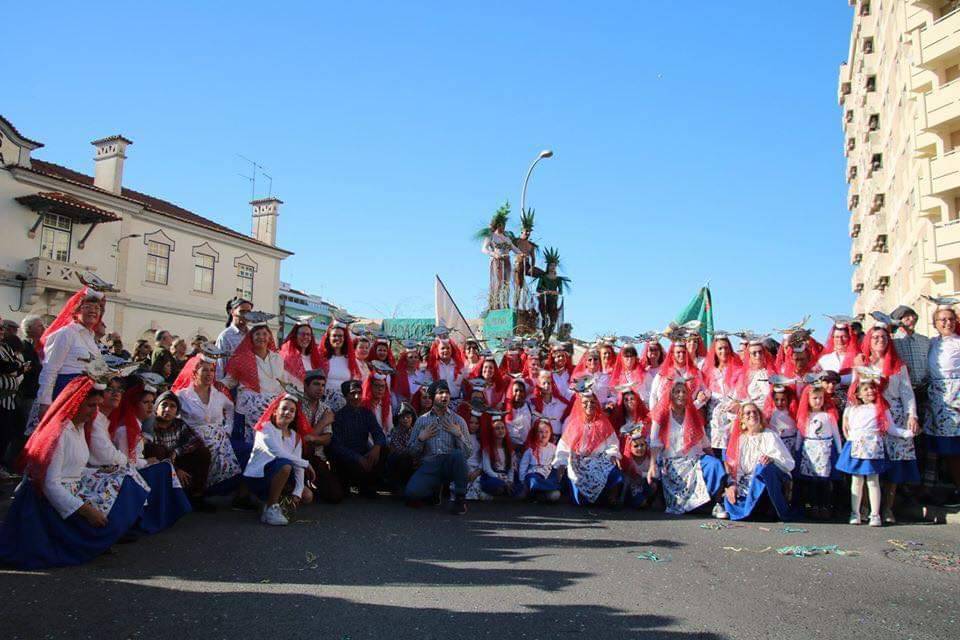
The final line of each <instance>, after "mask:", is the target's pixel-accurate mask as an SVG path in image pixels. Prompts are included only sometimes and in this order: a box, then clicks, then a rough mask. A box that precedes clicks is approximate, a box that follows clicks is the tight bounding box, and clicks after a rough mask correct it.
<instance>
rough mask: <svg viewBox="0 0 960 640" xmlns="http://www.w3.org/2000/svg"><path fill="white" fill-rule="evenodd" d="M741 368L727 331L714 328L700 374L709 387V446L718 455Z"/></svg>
mask: <svg viewBox="0 0 960 640" xmlns="http://www.w3.org/2000/svg"><path fill="white" fill-rule="evenodd" d="M742 370H743V360H741V359H740V356H738V355H737V354H736V353H735V352H734V351H733V344H732V343H731V342H730V335H729V334H727V333H725V332H723V331H715V332H714V333H713V343H712V344H711V345H710V350H709V351H708V352H707V356H706V358H705V360H704V363H703V367H702V369H701V374H702V376H703V383H704V385H706V387H707V389H709V391H710V400H709V401H708V402H707V417H708V418H709V420H710V422H709V429H710V446H711V447H712V448H713V450H714V453H715V454H717V455H719V456H720V457H721V459H722V457H723V454H722V451H723V450H724V449H726V448H727V440H728V439H729V437H730V425H731V423H732V422H733V418H732V417H731V416H732V414H731V412H730V409H731V399H732V398H733V397H734V394H735V393H736V389H737V383H738V382H739V381H740V374H741V372H742Z"/></svg>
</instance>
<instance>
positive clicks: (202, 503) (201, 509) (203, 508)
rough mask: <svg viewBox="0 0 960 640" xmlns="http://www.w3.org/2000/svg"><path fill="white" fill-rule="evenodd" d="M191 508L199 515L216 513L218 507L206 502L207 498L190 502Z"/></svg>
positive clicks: (193, 499) (194, 499)
mask: <svg viewBox="0 0 960 640" xmlns="http://www.w3.org/2000/svg"><path fill="white" fill-rule="evenodd" d="M190 506H191V507H193V510H194V511H196V512H197V513H215V512H216V510H217V507H216V506H214V505H212V504H210V503H209V502H207V501H206V499H205V498H202V497H201V498H192V499H191V500H190Z"/></svg>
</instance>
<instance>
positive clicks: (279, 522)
mask: <svg viewBox="0 0 960 640" xmlns="http://www.w3.org/2000/svg"><path fill="white" fill-rule="evenodd" d="M260 522H262V523H263V524H271V525H276V526H280V527H282V526H285V525H288V524H290V521H289V520H287V517H286V516H285V515H283V510H282V509H281V508H280V505H278V504H272V505H270V506H269V507H264V508H263V513H262V514H261V515H260Z"/></svg>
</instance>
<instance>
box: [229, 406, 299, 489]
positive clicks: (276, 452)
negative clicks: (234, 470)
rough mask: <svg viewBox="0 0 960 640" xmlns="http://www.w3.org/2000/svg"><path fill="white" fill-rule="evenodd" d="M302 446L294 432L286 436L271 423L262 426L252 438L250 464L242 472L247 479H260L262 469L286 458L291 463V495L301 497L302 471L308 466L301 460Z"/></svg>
mask: <svg viewBox="0 0 960 640" xmlns="http://www.w3.org/2000/svg"><path fill="white" fill-rule="evenodd" d="M302 451H303V445H302V444H301V441H300V438H299V437H298V436H297V433H296V432H295V431H291V432H290V434H289V435H288V436H284V435H283V432H282V431H280V429H278V428H277V427H275V426H274V424H273V422H267V423H266V424H264V425H263V430H262V431H257V432H255V434H254V438H253V451H251V452H250V462H248V463H247V468H246V469H245V470H244V471H243V475H244V476H246V477H248V478H262V477H263V472H264V467H266V466H267V464H269V463H270V462H272V461H273V460H275V459H277V458H286V459H287V460H289V461H290V462H292V463H293V471H292V472H293V481H294V483H295V484H294V488H293V495H295V496H297V497H300V496H302V495H303V485H304V482H303V478H304V469H306V468H307V465H308V464H309V463H308V462H307V461H306V460H304V459H303V455H302Z"/></svg>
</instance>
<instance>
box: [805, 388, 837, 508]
mask: <svg viewBox="0 0 960 640" xmlns="http://www.w3.org/2000/svg"><path fill="white" fill-rule="evenodd" d="M837 418H838V414H837V409H836V407H835V406H834V404H833V400H832V398H830V396H829V395H828V394H827V392H826V389H825V388H824V385H823V382H822V381H820V380H817V379H814V380H812V381H811V382H810V383H809V384H807V386H805V387H804V388H803V392H802V393H801V394H800V403H799V408H798V409H797V433H798V435H799V437H800V473H799V474H798V475H799V479H800V482H801V484H802V485H803V488H804V493H805V495H806V502H807V503H808V504H809V505H810V515H811V516H812V517H813V518H814V519H816V520H828V519H830V517H831V515H832V509H831V504H830V502H831V500H830V496H831V494H832V493H833V492H832V491H831V481H832V480H836V479H838V478H839V474H838V473H837V472H836V471H835V467H836V464H837V458H838V457H839V455H840V449H842V448H843V440H841V439H840V429H839V427H838V426H837V422H838V419H837Z"/></svg>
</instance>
